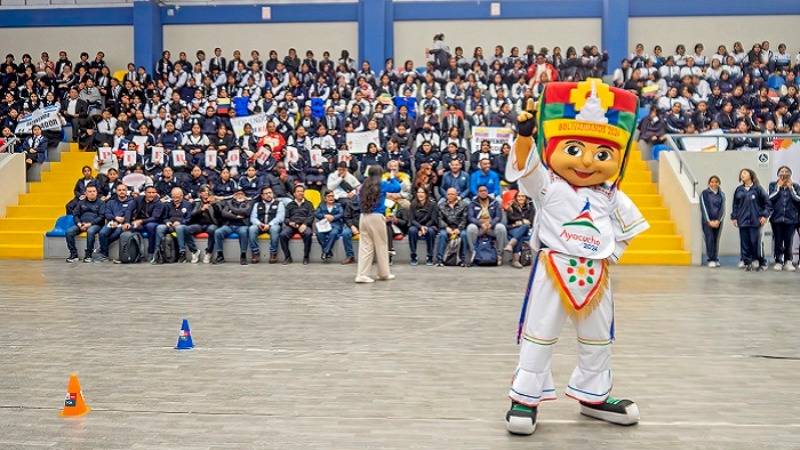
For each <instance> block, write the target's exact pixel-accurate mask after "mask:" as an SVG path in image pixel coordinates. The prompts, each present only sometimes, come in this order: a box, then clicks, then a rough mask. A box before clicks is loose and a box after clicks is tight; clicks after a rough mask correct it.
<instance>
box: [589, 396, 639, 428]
mask: <svg viewBox="0 0 800 450" xmlns="http://www.w3.org/2000/svg"><path fill="white" fill-rule="evenodd" d="M581 414H583V415H584V416H589V417H592V418H595V419H600V420H605V421H606V422H611V423H615V424H617V425H633V424H635V423H637V422H639V407H638V406H636V403H634V402H632V401H631V400H620V399H616V398H613V397H608V398H607V399H606V401H605V402H603V403H599V404H591V403H585V402H581Z"/></svg>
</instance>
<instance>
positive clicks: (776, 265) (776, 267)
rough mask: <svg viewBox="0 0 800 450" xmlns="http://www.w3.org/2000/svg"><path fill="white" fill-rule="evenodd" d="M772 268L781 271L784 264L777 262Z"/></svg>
mask: <svg viewBox="0 0 800 450" xmlns="http://www.w3.org/2000/svg"><path fill="white" fill-rule="evenodd" d="M753 264H755V263H753ZM772 270H774V271H775V272H780V271H781V270H783V264H781V263H775V265H774V266H773V267H772Z"/></svg>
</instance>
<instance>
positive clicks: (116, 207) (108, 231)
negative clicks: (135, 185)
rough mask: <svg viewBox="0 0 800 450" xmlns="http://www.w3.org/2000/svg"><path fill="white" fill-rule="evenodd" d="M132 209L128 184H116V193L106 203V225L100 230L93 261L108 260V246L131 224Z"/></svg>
mask: <svg viewBox="0 0 800 450" xmlns="http://www.w3.org/2000/svg"><path fill="white" fill-rule="evenodd" d="M131 209H133V197H131V196H129V195H128V186H125V185H124V184H119V185H117V192H116V195H115V196H114V197H113V198H112V199H111V200H109V201H108V202H107V203H106V207H105V209H104V211H105V214H104V215H105V218H106V222H107V223H106V226H105V227H103V229H102V230H100V233H99V235H98V236H99V238H100V254H99V255H97V257H95V262H104V261H107V260H108V248H109V246H111V244H112V243H113V242H114V241H116V240H117V239H119V236H120V235H121V234H122V232H123V231H128V229H130V227H131V224H130V222H129V221H128V219H129V218H130V211H131Z"/></svg>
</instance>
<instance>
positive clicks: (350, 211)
mask: <svg viewBox="0 0 800 450" xmlns="http://www.w3.org/2000/svg"><path fill="white" fill-rule="evenodd" d="M339 202H340V203H342V206H344V227H342V245H343V246H344V254H345V259H344V261H342V264H353V263H354V262H356V258H355V253H354V252H353V236H357V235H358V234H359V230H358V221H359V219H360V217H361V205H360V204H359V201H358V197H357V196H356V197H353V198H352V199H342V200H339Z"/></svg>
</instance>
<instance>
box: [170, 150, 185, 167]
mask: <svg viewBox="0 0 800 450" xmlns="http://www.w3.org/2000/svg"><path fill="white" fill-rule="evenodd" d="M172 163H173V164H174V165H175V167H184V166H186V152H185V151H183V150H173V151H172Z"/></svg>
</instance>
